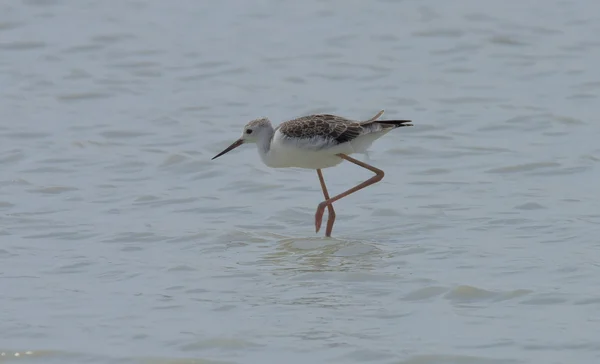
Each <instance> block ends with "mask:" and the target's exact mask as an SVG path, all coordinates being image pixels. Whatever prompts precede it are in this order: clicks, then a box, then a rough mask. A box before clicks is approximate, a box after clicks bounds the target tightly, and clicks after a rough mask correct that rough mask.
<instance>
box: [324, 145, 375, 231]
mask: <svg viewBox="0 0 600 364" xmlns="http://www.w3.org/2000/svg"><path fill="white" fill-rule="evenodd" d="M337 156H338V157H340V158H343V159H345V160H347V161H348V162H352V163H354V164H356V165H357V166H360V167H363V168H366V169H368V170H369V171H371V172H373V173H375V175H374V176H373V177H371V178H369V179H368V180H366V181H364V182H363V183H361V184H359V185H358V186H355V187H352V188H351V189H349V190H348V191H345V192H342V193H340V194H339V195H337V196H334V197H332V198H327V197H325V201H323V202H321V203H320V204H319V207H317V213H316V214H315V228H316V231H317V232H319V229H320V228H321V222H322V220H323V213H324V212H325V207H326V206H331V204H332V203H334V202H335V201H337V200H339V199H340V198H342V197H346V196H348V195H350V194H352V193H354V192H356V191H358V190H361V189H363V188H365V187H367V186H370V185H372V184H374V183H377V182H379V181H381V179H382V178H383V176H384V173H383V171H382V170H381V169H379V168H375V167H373V166H372V165H369V164H367V163H363V162H361V161H359V160H356V159H354V158H352V157H349V156H347V155H345V154H338V155H337ZM332 225H333V223H332Z"/></svg>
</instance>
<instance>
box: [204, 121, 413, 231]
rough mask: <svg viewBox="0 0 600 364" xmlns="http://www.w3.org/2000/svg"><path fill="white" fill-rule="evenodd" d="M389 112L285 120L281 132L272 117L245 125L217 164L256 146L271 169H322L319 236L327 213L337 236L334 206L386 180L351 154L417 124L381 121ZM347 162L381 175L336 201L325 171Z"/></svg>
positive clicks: (330, 228)
mask: <svg viewBox="0 0 600 364" xmlns="http://www.w3.org/2000/svg"><path fill="white" fill-rule="evenodd" d="M383 113H384V110H381V111H379V112H378V113H377V114H375V116H373V117H372V118H370V119H368V120H364V121H357V120H352V119H348V118H345V117H342V116H338V115H333V114H311V115H306V116H302V117H299V118H295V119H291V120H287V121H284V122H282V123H281V124H279V125H278V126H277V127H275V128H273V125H272V124H271V121H270V120H269V118H267V117H261V118H257V119H254V120H251V121H249V122H248V123H247V124H246V125H244V128H243V131H242V136H241V137H240V138H239V139H237V140H236V141H235V142H233V143H232V144H231V145H230V146H228V147H227V148H225V149H224V150H223V151H222V152H220V153H219V154H217V155H215V156H214V157H213V158H212V159H211V160H214V159H216V158H219V157H220V156H222V155H223V154H225V153H228V152H230V151H232V150H233V149H235V148H237V147H239V146H240V145H242V144H246V143H254V144H256V145H257V149H258V154H259V156H260V158H261V160H262V162H263V163H264V164H265V165H266V166H268V167H271V168H293V167H296V168H304V169H314V170H316V171H317V176H318V178H319V182H320V184H321V189H322V190H323V197H324V198H325V200H324V201H323V202H321V203H320V204H319V205H318V206H317V212H316V213H315V232H316V233H318V232H319V230H320V228H321V224H322V221H323V214H324V212H325V209H326V208H327V211H328V217H327V227H326V229H325V236H326V237H331V233H332V231H333V224H334V222H335V210H334V208H333V203H334V202H335V201H338V200H339V199H341V198H343V197H346V196H348V195H350V194H352V193H354V192H356V191H358V190H361V189H363V188H365V187H367V186H370V185H372V184H374V183H377V182H379V181H381V180H382V179H383V176H384V172H383V170H381V169H379V168H376V167H374V166H372V165H369V164H367V163H364V162H362V161H359V160H357V159H354V158H352V157H350V155H351V154H354V153H366V152H367V149H368V148H369V147H370V146H371V144H373V142H374V141H375V140H377V139H379V138H381V137H382V136H384V135H385V134H387V133H388V132H390V131H391V130H392V129H396V128H399V127H405V126H413V124H412V120H378V119H379V118H380V117H381V116H382V115H383ZM343 161H347V162H350V163H353V164H355V165H357V166H359V167H362V168H366V169H368V170H369V171H371V172H373V173H374V174H375V175H374V176H373V177H371V178H369V179H368V180H366V181H364V182H362V183H360V184H358V185H357V186H355V187H353V188H350V189H349V190H347V191H344V192H342V193H340V194H338V195H336V196H333V197H330V195H329V192H328V191H327V186H326V185H325V179H324V178H323V172H322V170H323V169H325V168H331V167H334V166H337V165H338V164H340V163H342V162H343Z"/></svg>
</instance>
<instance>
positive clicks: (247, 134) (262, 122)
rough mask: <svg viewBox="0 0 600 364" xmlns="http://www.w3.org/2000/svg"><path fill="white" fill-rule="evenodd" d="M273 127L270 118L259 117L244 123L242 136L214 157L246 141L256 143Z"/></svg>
mask: <svg viewBox="0 0 600 364" xmlns="http://www.w3.org/2000/svg"><path fill="white" fill-rule="evenodd" d="M272 128H273V127H272V126H271V121H270V120H269V119H268V118H259V119H254V120H252V121H250V122H248V123H247V124H246V125H244V130H243V131H242V136H241V137H240V138H239V139H238V140H236V141H235V142H233V144H231V145H230V146H228V147H227V148H225V150H223V151H222V152H221V153H219V154H217V155H216V156H214V157H213V158H212V159H216V158H218V157H220V156H222V155H223V154H225V153H227V152H230V151H232V150H233V149H235V148H237V147H239V146H240V145H242V144H244V143H256V142H257V141H258V140H260V138H261V137H263V136H264V135H268V133H269V130H271V129H272Z"/></svg>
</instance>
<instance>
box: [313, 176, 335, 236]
mask: <svg viewBox="0 0 600 364" xmlns="http://www.w3.org/2000/svg"><path fill="white" fill-rule="evenodd" d="M317 174H318V175H319V181H320V182H321V188H322V189H323V196H325V201H327V200H329V193H328V192H327V186H325V179H324V178H323V172H321V170H320V169H317ZM327 210H328V211H329V216H327V229H325V236H326V237H328V238H329V237H331V230H333V223H334V222H335V211H334V210H333V205H332V204H329V205H327Z"/></svg>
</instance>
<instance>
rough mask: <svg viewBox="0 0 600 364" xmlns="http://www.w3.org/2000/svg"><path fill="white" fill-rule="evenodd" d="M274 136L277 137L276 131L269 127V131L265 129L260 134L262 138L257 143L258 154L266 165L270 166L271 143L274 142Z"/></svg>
mask: <svg viewBox="0 0 600 364" xmlns="http://www.w3.org/2000/svg"><path fill="white" fill-rule="evenodd" d="M273 135H275V129H273V127H272V126H271V125H269V128H268V129H264V130H263V132H262V133H261V134H260V137H259V138H258V140H257V141H256V146H257V147H258V154H259V155H260V158H261V159H262V160H263V162H264V163H265V164H266V165H269V159H270V157H271V153H269V152H270V151H271V142H272V141H273Z"/></svg>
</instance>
